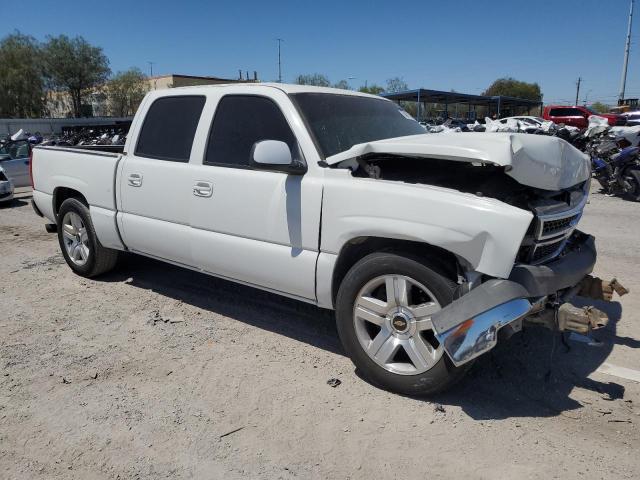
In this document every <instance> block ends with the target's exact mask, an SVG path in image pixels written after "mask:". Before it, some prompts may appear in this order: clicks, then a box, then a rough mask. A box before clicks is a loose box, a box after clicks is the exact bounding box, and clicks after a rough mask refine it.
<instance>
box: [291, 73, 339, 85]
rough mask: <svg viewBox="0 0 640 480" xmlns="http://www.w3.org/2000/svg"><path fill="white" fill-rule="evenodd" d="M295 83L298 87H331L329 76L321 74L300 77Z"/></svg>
mask: <svg viewBox="0 0 640 480" xmlns="http://www.w3.org/2000/svg"><path fill="white" fill-rule="evenodd" d="M293 83H296V84H298V85H315V86H317V87H328V86H330V85H331V83H330V82H329V79H328V78H327V76H326V75H323V74H321V73H313V74H306V75H298V76H297V77H296V79H295V80H294V81H293Z"/></svg>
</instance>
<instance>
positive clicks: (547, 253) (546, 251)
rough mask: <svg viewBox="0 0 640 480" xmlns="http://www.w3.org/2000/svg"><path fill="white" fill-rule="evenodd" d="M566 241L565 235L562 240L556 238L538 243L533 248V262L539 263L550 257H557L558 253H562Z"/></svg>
mask: <svg viewBox="0 0 640 480" xmlns="http://www.w3.org/2000/svg"><path fill="white" fill-rule="evenodd" d="M565 242H566V237H563V238H561V239H560V240H556V241H554V242H551V243H545V244H539V245H536V246H535V247H534V249H533V254H532V255H531V262H532V263H539V262H542V261H544V260H546V259H548V258H552V257H555V256H556V254H557V253H560V250H561V249H562V247H564V243H565Z"/></svg>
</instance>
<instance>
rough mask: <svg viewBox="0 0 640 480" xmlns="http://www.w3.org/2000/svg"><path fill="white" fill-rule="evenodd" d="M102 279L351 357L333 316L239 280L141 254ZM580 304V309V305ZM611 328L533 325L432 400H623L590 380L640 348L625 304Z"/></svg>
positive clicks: (568, 404)
mask: <svg viewBox="0 0 640 480" xmlns="http://www.w3.org/2000/svg"><path fill="white" fill-rule="evenodd" d="M101 280H102V281H113V282H120V281H125V282H126V283H127V284H129V285H131V286H133V287H137V288H143V289H147V290H152V291H154V292H156V293H158V294H160V295H163V296H166V297H170V298H173V299H176V300H180V301H182V302H185V303H188V304H190V305H193V306H195V307H198V308H202V309H204V310H208V311H211V312H215V313H217V314H221V315H224V316H226V317H229V318H232V319H235V320H238V321H240V322H243V323H246V324H249V325H252V326H255V327H258V328H261V329H264V330H268V331H271V332H275V333H277V334H280V335H284V336H287V337H289V338H292V339H294V340H297V341H300V342H304V343H307V344H309V345H313V346H315V347H318V348H322V349H324V350H327V351H329V352H331V353H334V354H340V355H344V352H343V351H342V348H341V346H340V343H339V340H338V337H337V333H336V329H335V323H334V319H333V314H332V312H329V311H327V310H320V309H318V308H316V307H315V306H313V305H310V304H305V303H302V302H298V301H295V300H291V299H288V298H285V297H281V296H279V295H275V294H271V293H267V292H264V291H261V290H257V289H254V288H250V287H245V286H242V285H238V284H235V283H233V282H229V281H225V280H221V279H217V278H214V277H210V276H208V275H204V274H201V273H197V272H193V271H190V270H186V269H182V268H179V267H174V266H171V265H169V264H166V263H163V262H159V261H155V260H151V259H148V258H144V257H139V256H136V255H126V256H125V258H124V260H123V262H122V264H121V266H120V267H119V268H118V270H117V271H115V272H113V273H111V274H109V275H106V276H104V277H101ZM579 302H580V299H577V301H576V304H577V305H579ZM596 303H597V304H596V306H597V307H598V308H600V309H601V310H604V311H606V312H607V314H608V315H609V317H610V322H609V325H608V326H607V327H606V328H605V329H603V330H601V331H599V332H597V335H596V336H597V338H599V339H600V340H601V344H600V345H599V346H590V345H588V344H586V343H580V342H575V341H570V342H563V341H562V338H561V336H560V335H559V334H557V333H552V332H550V331H548V330H546V329H543V328H537V327H530V328H527V329H526V330H525V331H524V332H522V333H520V334H517V335H515V336H514V337H513V338H511V339H510V340H509V341H508V342H503V343H502V344H499V345H498V346H497V347H496V348H495V349H494V350H492V351H491V352H490V353H489V354H487V355H484V356H483V357H481V358H480V359H478V360H477V361H476V363H475V364H474V366H473V367H472V368H471V370H470V372H469V373H468V375H467V377H466V378H464V379H463V380H462V381H461V382H460V384H458V385H457V386H455V387H453V388H452V389H451V390H449V391H448V392H446V393H443V394H440V395H437V396H435V397H433V398H429V399H428V400H430V401H437V402H439V403H442V404H445V405H459V406H460V407H461V408H462V409H463V410H464V412H465V413H466V414H468V415H469V416H471V417H472V418H474V419H479V420H481V419H502V418H510V417H552V416H556V415H559V414H561V413H563V412H567V411H571V410H575V409H579V408H581V407H582V405H581V404H580V403H579V402H577V401H575V400H573V399H571V398H570V397H569V394H570V393H571V391H572V390H573V389H574V388H575V387H580V388H584V389H587V390H591V391H594V392H597V393H598V394H599V395H600V396H602V397H603V398H605V399H610V400H615V399H618V398H622V396H623V394H624V387H623V386H622V385H619V384H617V383H614V382H598V381H595V380H592V379H589V378H587V377H588V375H589V374H590V373H592V372H593V371H594V370H596V369H597V368H598V367H599V366H600V365H601V364H602V363H603V362H604V361H605V360H606V358H607V357H608V355H609V353H610V352H611V349H612V347H613V345H614V344H616V343H618V344H623V345H627V346H631V347H632V348H638V347H640V342H639V341H638V340H636V339H633V338H628V337H618V336H617V335H616V323H617V322H618V321H619V320H620V316H621V313H622V312H621V306H620V304H619V303H617V302H611V303H606V302H596Z"/></svg>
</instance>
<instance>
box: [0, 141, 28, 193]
mask: <svg viewBox="0 0 640 480" xmlns="http://www.w3.org/2000/svg"><path fill="white" fill-rule="evenodd" d="M0 166H1V167H2V168H3V169H4V171H5V174H6V175H7V177H9V178H10V179H11V181H13V185H14V186H15V187H26V186H28V185H30V181H29V142H28V141H27V140H17V141H12V142H8V143H7V144H5V145H3V146H2V147H0Z"/></svg>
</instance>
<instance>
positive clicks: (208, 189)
mask: <svg viewBox="0 0 640 480" xmlns="http://www.w3.org/2000/svg"><path fill="white" fill-rule="evenodd" d="M193 194H194V195H195V196H196V197H210V196H211V195H212V194H213V185H212V184H211V183H209V182H196V184H195V185H194V186H193Z"/></svg>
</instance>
